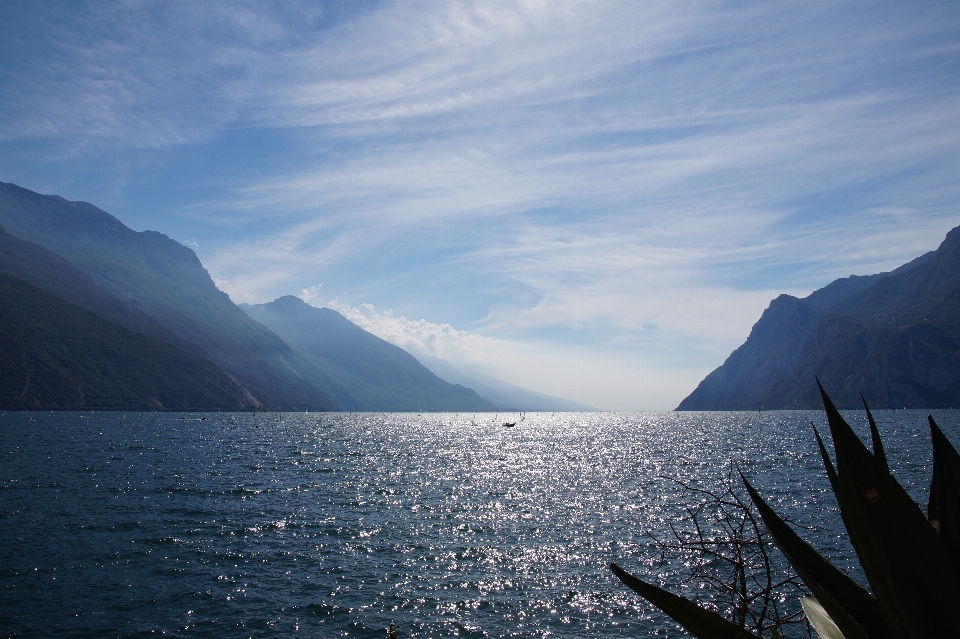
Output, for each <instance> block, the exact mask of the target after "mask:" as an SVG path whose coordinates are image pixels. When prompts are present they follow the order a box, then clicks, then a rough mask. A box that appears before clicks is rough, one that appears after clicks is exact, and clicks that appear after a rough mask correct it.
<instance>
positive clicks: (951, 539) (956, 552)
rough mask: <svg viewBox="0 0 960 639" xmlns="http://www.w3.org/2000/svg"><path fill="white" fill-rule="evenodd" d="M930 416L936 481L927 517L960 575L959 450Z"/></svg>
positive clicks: (933, 483)
mask: <svg viewBox="0 0 960 639" xmlns="http://www.w3.org/2000/svg"><path fill="white" fill-rule="evenodd" d="M927 420H928V421H929V422H930V435H931V437H932V438H933V481H932V482H931V483H930V500H929V501H928V502H927V517H928V518H929V519H930V523H931V524H933V526H934V528H936V530H937V532H939V533H940V541H941V543H943V547H944V548H945V549H946V551H947V554H948V555H949V556H950V561H951V563H952V564H953V570H954V572H955V573H956V574H957V575H960V454H957V451H956V449H955V448H954V447H953V445H952V444H951V443H950V440H949V439H947V438H946V436H945V435H944V434H943V431H941V430H940V427H939V426H937V422H935V421H933V416H928V417H927Z"/></svg>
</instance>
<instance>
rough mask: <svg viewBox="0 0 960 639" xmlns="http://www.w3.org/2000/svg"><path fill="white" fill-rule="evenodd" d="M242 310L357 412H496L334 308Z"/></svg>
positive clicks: (297, 303)
mask: <svg viewBox="0 0 960 639" xmlns="http://www.w3.org/2000/svg"><path fill="white" fill-rule="evenodd" d="M240 307H241V308H242V309H243V310H244V311H246V312H247V314H248V315H250V317H252V318H253V319H255V320H256V321H258V322H260V323H261V324H263V325H264V326H266V327H268V328H269V329H270V330H272V331H273V332H274V333H276V334H277V335H279V336H280V337H281V338H282V339H283V340H284V341H285V342H286V343H287V344H289V345H290V346H291V347H293V348H294V349H296V350H297V351H299V352H300V353H301V354H302V355H303V356H304V357H305V358H306V359H307V360H308V361H310V362H311V363H312V364H313V365H314V366H316V367H317V368H318V369H320V370H321V371H323V372H324V373H326V374H327V375H329V376H330V378H331V379H333V380H334V381H335V383H337V384H338V385H339V386H341V387H342V388H344V389H345V390H346V392H348V393H349V395H350V396H351V397H352V398H353V399H354V400H355V401H356V408H355V409H356V410H368V411H415V410H426V411H460V412H467V411H488V410H493V409H494V406H493V404H491V403H489V402H488V401H486V400H484V399H482V398H480V396H478V395H477V393H475V392H474V391H472V390H470V389H469V388H464V387H463V386H459V385H454V384H449V383H447V382H445V381H443V380H442V379H440V378H439V377H437V376H436V375H434V374H433V373H431V372H430V371H429V370H427V368H425V367H424V366H423V365H422V364H421V363H420V362H418V361H417V359H416V358H415V357H413V356H412V355H410V354H409V353H408V352H406V351H405V350H403V349H402V348H400V347H398V346H394V345H393V344H390V343H389V342H386V341H384V340H382V339H380V338H379V337H377V336H375V335H372V334H371V333H368V332H367V331H365V330H363V329H362V328H360V327H359V326H357V325H356V324H354V323H353V322H351V321H350V320H348V319H346V318H345V317H343V316H342V315H340V313H337V312H336V311H334V310H331V309H329V308H315V307H313V306H310V305H309V304H307V303H306V302H304V301H303V300H301V299H299V298H297V297H292V296H286V297H281V298H279V299H277V300H275V301H273V302H270V303H268V304H257V305H254V306H250V305H246V304H241V305H240Z"/></svg>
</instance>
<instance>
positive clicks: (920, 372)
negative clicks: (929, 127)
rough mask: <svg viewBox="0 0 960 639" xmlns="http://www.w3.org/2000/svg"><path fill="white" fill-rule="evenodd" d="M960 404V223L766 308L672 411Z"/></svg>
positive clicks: (915, 406)
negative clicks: (891, 257)
mask: <svg viewBox="0 0 960 639" xmlns="http://www.w3.org/2000/svg"><path fill="white" fill-rule="evenodd" d="M815 375H817V376H819V378H820V380H821V381H822V382H823V384H824V387H825V388H827V390H828V391H829V392H830V396H831V398H833V399H834V401H835V402H836V403H837V405H838V406H841V407H846V408H853V407H856V406H859V405H860V394H861V393H862V394H863V396H864V397H865V398H866V400H867V402H868V403H869V404H870V405H871V406H873V407H877V408H903V407H908V408H951V407H960V227H958V228H955V229H953V230H952V231H950V232H949V233H948V234H947V236H946V239H944V241H943V243H942V244H941V245H940V247H939V248H938V249H937V250H936V251H932V252H930V253H927V254H925V255H923V256H921V257H918V258H916V259H915V260H913V261H912V262H909V263H908V264H904V265H903V266H901V267H900V268H898V269H896V270H894V271H891V272H890V273H880V274H877V275H871V276H866V277H857V276H851V277H848V278H844V279H840V280H836V281H834V282H832V283H831V284H829V285H827V286H825V287H824V288H822V289H819V290H817V291H814V292H813V293H811V294H810V295H808V296H807V297H805V298H803V299H798V298H796V297H793V296H790V295H781V296H780V297H778V298H777V299H775V300H773V301H772V302H771V303H770V306H769V307H768V308H767V310H766V311H764V313H763V315H762V316H761V317H760V319H759V320H758V321H757V323H756V324H755V325H754V327H753V330H752V331H751V332H750V336H749V337H748V338H747V341H746V342H745V343H744V344H743V345H742V346H740V348H738V349H737V350H735V351H734V352H733V353H731V354H730V356H729V357H728V358H727V360H726V361H725V362H724V363H723V365H722V366H720V367H719V368H717V369H716V370H714V371H713V372H712V373H710V374H709V375H708V376H707V377H706V378H705V379H704V380H703V381H702V382H701V383H700V385H699V386H698V387H697V388H696V390H694V391H693V393H691V394H690V395H689V396H688V397H687V398H686V399H684V400H683V401H682V402H681V403H680V405H679V406H678V408H677V409H678V410H757V409H787V408H819V407H820V399H819V395H818V391H817V388H816V384H815V382H814V376H815Z"/></svg>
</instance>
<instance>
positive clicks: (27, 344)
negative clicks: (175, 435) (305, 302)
mask: <svg viewBox="0 0 960 639" xmlns="http://www.w3.org/2000/svg"><path fill="white" fill-rule="evenodd" d="M258 407H259V404H258V402H257V401H256V400H255V399H254V398H253V397H252V396H251V395H250V393H249V392H247V391H246V389H244V388H243V386H241V385H240V384H239V383H238V382H237V381H236V380H235V379H232V378H231V377H230V376H229V375H228V374H227V373H225V372H224V371H223V370H222V369H221V368H219V367H218V366H216V365H215V364H213V363H211V362H210V361H208V360H206V359H203V358H201V357H198V356H196V355H193V354H190V353H187V352H185V351H183V350H181V349H179V348H176V347H174V346H171V345H169V344H166V343H164V342H161V341H160V340H156V339H153V338H151V337H147V336H145V335H142V334H139V333H136V332H134V331H131V330H129V329H127V328H124V327H123V326H120V325H119V324H115V323H113V322H109V321H107V320H105V319H103V318H102V317H100V316H99V315H96V314H94V313H92V312H90V311H88V310H86V309H83V308H80V307H79V306H77V305H75V304H72V303H70V302H67V301H66V300H64V299H63V298H60V297H57V296H56V295H53V294H51V293H48V292H46V291H43V290H41V289H39V288H37V287H35V286H33V285H32V284H29V283H27V282H26V281H24V280H22V279H18V278H16V277H12V276H10V275H7V274H4V273H0V408H2V409H3V410H35V409H71V410H91V409H107V410H216V409H224V410H249V409H256V408H258Z"/></svg>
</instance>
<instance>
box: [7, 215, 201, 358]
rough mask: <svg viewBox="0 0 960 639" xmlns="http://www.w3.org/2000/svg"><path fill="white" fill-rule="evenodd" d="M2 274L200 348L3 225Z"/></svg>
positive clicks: (185, 346)
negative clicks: (13, 234)
mask: <svg viewBox="0 0 960 639" xmlns="http://www.w3.org/2000/svg"><path fill="white" fill-rule="evenodd" d="M0 273H6V274H7V275H12V276H13V277H16V278H19V279H21V280H24V281H25V282H29V283H30V284H32V285H34V286H36V287H37V288H40V289H43V290H44V291H47V292H48V293H52V294H54V295H56V296H58V297H61V298H63V299H65V300H67V301H68V302H71V303H73V304H76V305H77V306H79V307H81V308H85V309H87V310H88V311H91V312H93V313H96V314H97V315H99V316H100V317H102V318H104V319H106V320H109V321H111V322H115V323H117V324H120V325H121V326H124V327H126V328H129V329H130V330H132V331H135V332H138V333H143V334H144V335H149V336H150V337H154V338H156V339H159V340H161V341H164V342H167V343H168V344H172V345H174V346H177V347H178V348H183V349H184V350H187V351H189V352H193V353H197V352H199V349H197V347H195V346H194V345H192V344H190V343H189V342H187V341H186V340H184V339H182V338H180V337H179V336H177V335H176V334H174V333H173V332H171V331H168V330H167V329H165V328H164V327H163V326H161V325H160V323H159V322H157V321H156V320H154V319H153V318H152V317H150V316H149V315H147V314H146V313H144V312H142V311H140V310H138V309H136V308H134V307H132V306H130V305H129V304H125V303H124V302H122V301H120V300H119V299H118V298H116V297H114V296H113V295H110V294H109V293H107V292H106V291H104V290H103V289H102V288H100V287H99V286H98V285H97V283H96V282H94V281H93V279H92V278H91V277H90V276H89V275H87V274H86V273H83V272H82V271H80V270H78V269H76V268H74V267H73V265H71V264H70V262H68V261H66V260H65V259H63V258H62V257H60V256H59V255H57V254H56V253H53V252H52V251H48V250H47V249H45V248H43V247H42V246H40V245H38V244H34V243H33V242H27V241H25V240H21V239H19V238H17V237H14V236H12V235H10V234H9V233H7V232H6V229H4V228H3V227H2V226H0Z"/></svg>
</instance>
